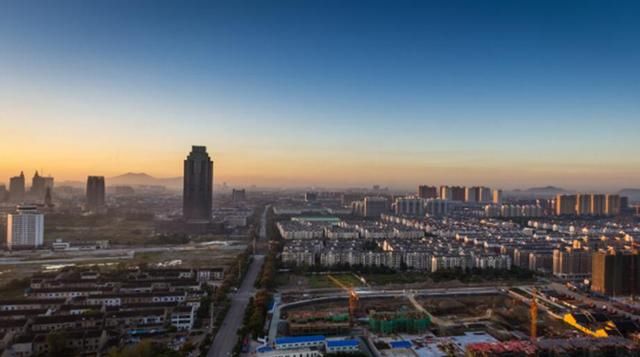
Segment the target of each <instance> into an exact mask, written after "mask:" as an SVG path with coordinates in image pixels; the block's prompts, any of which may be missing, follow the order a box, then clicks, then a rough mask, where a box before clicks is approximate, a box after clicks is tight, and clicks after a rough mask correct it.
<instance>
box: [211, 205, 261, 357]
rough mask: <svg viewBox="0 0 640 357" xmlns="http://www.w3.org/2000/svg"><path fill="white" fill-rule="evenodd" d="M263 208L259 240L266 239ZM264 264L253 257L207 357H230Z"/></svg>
mask: <svg viewBox="0 0 640 357" xmlns="http://www.w3.org/2000/svg"><path fill="white" fill-rule="evenodd" d="M268 208H269V207H268V206H267V208H265V210H264V212H263V213H262V219H261V223H260V233H259V236H260V239H261V240H263V239H265V237H266V222H267V219H266V212H267V209H268ZM263 263H264V255H254V256H253V260H252V262H251V265H249V271H248V272H247V274H246V275H245V277H244V280H243V281H242V284H241V285H240V289H238V291H237V292H236V293H235V294H233V296H232V297H231V308H230V309H229V312H227V316H226V317H225V319H224V321H223V323H222V326H221V327H220V329H219V330H218V333H217V334H216V336H215V338H214V340H213V344H212V345H211V348H210V349H209V353H208V354H207V356H208V357H226V356H230V355H231V352H232V350H233V347H234V346H235V344H236V341H237V339H238V335H237V334H236V332H237V331H238V329H240V327H241V326H242V319H243V317H244V311H245V309H246V308H247V304H248V303H249V299H250V298H251V297H252V296H253V294H254V293H255V288H254V284H255V281H256V279H257V278H258V274H259V273H260V269H261V268H262V264H263Z"/></svg>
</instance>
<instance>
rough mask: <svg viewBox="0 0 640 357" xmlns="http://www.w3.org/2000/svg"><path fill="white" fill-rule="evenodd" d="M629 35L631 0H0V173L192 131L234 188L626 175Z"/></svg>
mask: <svg viewBox="0 0 640 357" xmlns="http://www.w3.org/2000/svg"><path fill="white" fill-rule="evenodd" d="M639 38H640V3H638V2H631V1H629V2H622V1H620V2H604V1H599V2H595V1H517V2H516V1H393V2H391V1H389V2H378V1H374V2H361V1H302V0H298V1H233V2H204V1H202V2H192V1H55V2H53V1H51V2H42V1H13V0H10V1H4V2H2V3H1V4H0V78H3V80H2V81H0V123H1V124H2V127H3V131H6V132H8V133H12V134H11V138H10V139H9V140H6V141H4V140H3V142H4V143H0V150H1V151H2V152H5V153H7V155H6V157H7V158H6V159H3V160H0V182H1V181H4V180H5V179H4V177H7V176H9V175H11V174H13V172H14V171H16V170H18V169H19V168H24V169H29V168H31V167H44V168H45V169H47V171H50V172H52V173H53V174H54V175H57V176H59V177H62V178H68V179H72V178H78V177H83V176H85V175H87V174H89V173H96V172H97V173H104V174H106V175H111V174H118V173H121V172H125V171H146V172H149V173H151V174H154V175H158V176H174V175H179V173H180V171H181V169H180V163H181V160H182V158H183V156H184V155H186V151H188V148H189V145H191V144H205V145H207V146H208V147H209V148H210V151H212V152H213V156H214V158H215V159H216V166H217V168H218V171H217V172H218V175H219V177H221V178H222V179H223V180H228V181H230V182H232V183H234V182H238V183H241V184H248V183H257V184H269V185H276V184H287V185H302V184H311V185H329V186H344V185H357V184H371V183H381V184H388V185H392V186H401V187H412V186H413V185H415V184H417V183H422V182H426V183H434V184H440V183H449V182H450V183H461V184H472V183H477V184H487V185H496V186H503V187H519V186H522V185H535V184H558V185H563V186H569V187H578V188H579V187H585V188H613V187H622V186H632V185H634V184H636V185H640V182H638V177H640V176H639V175H640V158H639V155H638V154H640V150H639V149H638V148H637V147H638V146H637V140H638V134H639V133H640V116H639V114H640V66H639V64H640V41H638V39H639ZM25 141H26V142H29V145H27V146H26V147H25V145H20V144H21V143H24V142H25ZM3 156H4V155H3ZM70 157H74V160H69V158H70Z"/></svg>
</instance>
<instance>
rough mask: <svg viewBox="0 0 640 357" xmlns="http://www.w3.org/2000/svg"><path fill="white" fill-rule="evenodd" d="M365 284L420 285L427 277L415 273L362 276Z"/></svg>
mask: <svg viewBox="0 0 640 357" xmlns="http://www.w3.org/2000/svg"><path fill="white" fill-rule="evenodd" d="M363 277H364V278H365V280H366V281H367V283H369V284H371V285H388V284H413V283H422V282H425V281H426V280H428V276H427V275H426V274H424V273H416V272H404V273H401V272H398V273H395V274H363Z"/></svg>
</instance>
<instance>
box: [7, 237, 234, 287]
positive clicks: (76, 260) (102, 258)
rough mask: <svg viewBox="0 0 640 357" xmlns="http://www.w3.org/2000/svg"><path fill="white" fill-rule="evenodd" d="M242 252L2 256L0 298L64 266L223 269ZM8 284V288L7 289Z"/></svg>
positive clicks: (221, 248)
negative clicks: (145, 266) (35, 275)
mask: <svg viewBox="0 0 640 357" xmlns="http://www.w3.org/2000/svg"><path fill="white" fill-rule="evenodd" d="M245 248H246V244H244V243H243V242H237V243H236V244H230V245H221V244H209V245H183V246H166V247H154V248H146V247H139V248H130V249H104V250H91V251H71V252H51V251H47V250H38V251H22V252H13V253H10V254H9V253H5V254H4V255H3V256H2V257H0V298H9V297H15V296H16V295H21V294H22V291H23V290H24V287H23V286H22V285H20V284H16V282H17V281H19V280H22V279H25V278H29V277H30V276H32V275H33V274H36V273H40V272H43V271H48V270H56V269H60V268H63V267H65V266H92V265H97V266H99V267H103V268H108V267H111V266H116V265H120V264H125V265H131V266H133V265H139V264H147V265H160V266H167V267H170V266H172V267H180V268H199V267H211V266H217V267H226V266H228V265H229V264H231V263H232V262H233V261H234V260H235V258H236V257H237V255H238V254H240V253H242V252H243V251H244V250H245ZM8 284H9V285H8Z"/></svg>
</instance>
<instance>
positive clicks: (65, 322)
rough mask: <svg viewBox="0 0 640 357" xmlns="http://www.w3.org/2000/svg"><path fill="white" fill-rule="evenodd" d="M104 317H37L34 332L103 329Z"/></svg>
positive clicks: (32, 328) (32, 326)
mask: <svg viewBox="0 0 640 357" xmlns="http://www.w3.org/2000/svg"><path fill="white" fill-rule="evenodd" d="M102 320H103V319H102V315H98V316H85V315H55V316H37V317H36V318H34V319H33V324H32V325H31V330H32V331H33V332H48V331H54V330H73V329H95V328H100V327H102Z"/></svg>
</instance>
